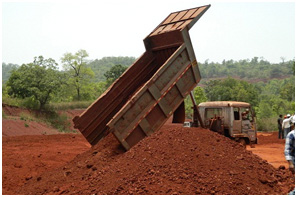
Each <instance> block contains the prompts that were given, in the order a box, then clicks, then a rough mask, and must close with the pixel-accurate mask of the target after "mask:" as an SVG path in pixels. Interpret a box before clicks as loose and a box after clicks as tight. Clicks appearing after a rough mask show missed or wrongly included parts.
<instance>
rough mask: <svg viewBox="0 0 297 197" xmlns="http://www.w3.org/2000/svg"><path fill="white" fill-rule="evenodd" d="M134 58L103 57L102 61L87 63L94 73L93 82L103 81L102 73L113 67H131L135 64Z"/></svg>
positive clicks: (96, 60)
mask: <svg viewBox="0 0 297 197" xmlns="http://www.w3.org/2000/svg"><path fill="white" fill-rule="evenodd" d="M135 60H136V58H135V57H121V56H120V57H103V58H102V59H99V60H98V59H95V60H93V61H91V62H89V63H88V67H90V68H91V69H92V70H93V71H94V73H95V81H96V82H99V81H105V80H106V79H105V77H104V73H105V72H106V71H109V69H110V68H111V67H112V66H114V65H118V64H120V65H122V66H128V67H129V66H131V65H132V64H133V63H134V62H135Z"/></svg>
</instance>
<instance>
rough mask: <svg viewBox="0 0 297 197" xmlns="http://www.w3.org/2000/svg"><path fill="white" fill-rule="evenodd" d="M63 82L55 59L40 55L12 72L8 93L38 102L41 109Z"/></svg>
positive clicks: (8, 82)
mask: <svg viewBox="0 0 297 197" xmlns="http://www.w3.org/2000/svg"><path fill="white" fill-rule="evenodd" d="M62 83H63V76H62V73H60V72H59V71H58V70H57V63H56V62H55V60H53V59H44V58H43V57H42V56H39V57H38V58H35V60H34V62H33V63H29V64H23V65H22V66H21V67H20V68H19V69H17V70H14V71H13V72H12V74H11V76H10V78H9V80H8V81H7V93H8V95H9V96H11V97H17V98H21V99H30V100H31V101H32V103H36V102H37V103H36V104H37V105H39V109H40V110H41V109H43V108H44V106H45V104H47V103H48V102H49V101H50V99H51V97H52V95H53V94H54V93H55V92H56V91H57V90H58V89H59V87H60V86H61V84H62ZM33 106H35V107H36V105H33Z"/></svg>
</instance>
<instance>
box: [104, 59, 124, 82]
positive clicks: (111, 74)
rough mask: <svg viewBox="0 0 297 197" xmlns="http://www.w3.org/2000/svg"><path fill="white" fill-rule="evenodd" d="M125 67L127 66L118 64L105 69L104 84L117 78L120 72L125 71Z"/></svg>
mask: <svg viewBox="0 0 297 197" xmlns="http://www.w3.org/2000/svg"><path fill="white" fill-rule="evenodd" d="M126 69H127V67H125V66H122V65H120V64H118V65H115V66H113V67H111V68H110V70H109V71H106V73H105V74H104V77H105V78H106V82H107V84H106V85H107V86H110V85H111V84H112V83H113V82H114V81H115V80H116V79H117V78H119V77H120V76H121V75H122V73H124V72H125V70H126Z"/></svg>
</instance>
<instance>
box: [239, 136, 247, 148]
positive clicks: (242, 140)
mask: <svg viewBox="0 0 297 197" xmlns="http://www.w3.org/2000/svg"><path fill="white" fill-rule="evenodd" d="M238 143H239V144H241V145H242V146H243V147H244V148H246V141H245V140H244V139H243V138H240V139H239V140H238Z"/></svg>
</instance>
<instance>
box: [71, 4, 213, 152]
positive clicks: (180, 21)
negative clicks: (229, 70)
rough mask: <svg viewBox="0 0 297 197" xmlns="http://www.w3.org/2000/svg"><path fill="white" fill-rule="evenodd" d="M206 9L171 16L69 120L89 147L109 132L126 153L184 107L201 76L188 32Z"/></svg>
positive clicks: (180, 12) (205, 7)
mask: <svg viewBox="0 0 297 197" xmlns="http://www.w3.org/2000/svg"><path fill="white" fill-rule="evenodd" d="M209 7H210V5H207V6H202V7H198V8H192V9H188V10H183V11H179V12H174V13H171V14H170V15H169V16H168V17H167V18H166V19H165V20H164V21H163V22H162V23H161V24H160V25H159V26H157V28H155V29H154V30H153V31H152V32H151V33H150V34H149V35H148V36H147V37H146V38H145V39H144V44H145V47H146V52H145V53H144V54H143V55H142V56H141V57H140V58H139V59H137V60H136V62H135V63H134V64H133V65H131V66H130V67H129V68H128V69H127V70H126V71H125V72H124V73H123V74H122V75H121V76H120V77H119V78H118V79H117V80H116V81H115V82H114V83H113V84H112V85H111V86H110V87H109V88H108V89H107V90H106V91H105V92H104V94H103V95H101V96H100V97H99V98H98V99H97V100H96V101H95V102H93V104H92V105H90V106H89V107H88V108H87V109H86V110H85V111H84V112H83V113H82V114H81V115H80V116H77V117H75V118H74V119H73V122H74V125H75V127H76V128H78V129H79V130H80V132H81V133H82V134H83V136H84V137H85V138H86V139H87V140H88V142H89V143H90V144H92V145H94V144H96V143H97V142H98V141H99V140H100V139H102V138H103V137H104V136H106V135H107V134H109V133H110V132H112V133H113V134H114V135H115V136H116V138H117V139H118V140H119V142H120V143H121V144H122V145H123V146H124V147H125V149H126V150H128V149H130V148H131V147H132V146H133V145H135V144H136V143H137V142H138V141H140V140H141V139H143V138H144V137H146V136H148V135H150V134H152V133H153V132H155V131H156V130H158V129H159V128H160V127H161V126H162V125H163V124H164V123H165V122H166V120H167V119H168V118H169V117H170V116H171V115H172V114H173V113H174V111H175V110H176V109H177V108H178V107H179V106H180V105H181V104H182V103H183V100H184V98H185V97H186V96H187V95H188V94H189V93H190V91H191V90H193V88H194V87H195V86H196V85H197V83H198V82H199V81H200V78H201V77H200V73H199V68H198V65H197V61H196V58H195V54H194V50H193V47H192V44H191V40H190V36H189V33H188V30H189V29H190V28H191V27H192V26H193V25H194V23H195V22H196V21H197V20H198V19H199V18H200V17H201V16H202V15H203V14H204V13H205V12H206V10H207V9H208V8H209Z"/></svg>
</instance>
